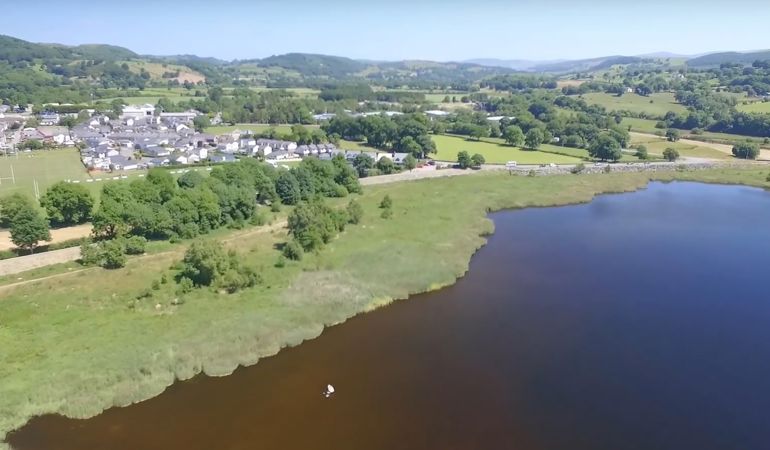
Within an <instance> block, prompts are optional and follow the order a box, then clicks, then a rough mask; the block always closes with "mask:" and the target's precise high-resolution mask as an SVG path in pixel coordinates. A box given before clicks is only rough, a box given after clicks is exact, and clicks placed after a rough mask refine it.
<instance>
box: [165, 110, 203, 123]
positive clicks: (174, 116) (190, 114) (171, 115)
mask: <svg viewBox="0 0 770 450" xmlns="http://www.w3.org/2000/svg"><path fill="white" fill-rule="evenodd" d="M199 115H200V113H199V112H198V111H195V110H189V111H185V112H162V113H160V118H161V119H162V120H164V121H177V122H183V123H190V122H192V121H193V119H195V118H196V117H198V116H199Z"/></svg>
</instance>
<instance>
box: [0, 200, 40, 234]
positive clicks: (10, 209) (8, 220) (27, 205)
mask: <svg viewBox="0 0 770 450" xmlns="http://www.w3.org/2000/svg"><path fill="white" fill-rule="evenodd" d="M31 208H34V204H33V203H32V200H31V199H30V198H29V197H27V196H26V195H24V194H20V193H18V192H17V193H14V194H11V195H8V196H5V197H2V198H0V227H3V228H10V227H11V224H12V223H13V218H14V217H15V216H16V214H18V213H19V212H20V211H22V210H25V209H31Z"/></svg>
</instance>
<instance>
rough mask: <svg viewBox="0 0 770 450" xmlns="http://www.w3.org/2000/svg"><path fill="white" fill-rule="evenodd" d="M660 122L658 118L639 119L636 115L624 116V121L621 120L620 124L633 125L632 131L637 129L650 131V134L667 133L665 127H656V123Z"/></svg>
mask: <svg viewBox="0 0 770 450" xmlns="http://www.w3.org/2000/svg"><path fill="white" fill-rule="evenodd" d="M656 123H658V121H657V120H650V119H637V118H635V117H624V118H623V121H622V122H620V126H622V127H623V128H628V127H631V131H636V132H639V133H649V134H655V133H665V132H666V130H665V129H661V128H655V124H656Z"/></svg>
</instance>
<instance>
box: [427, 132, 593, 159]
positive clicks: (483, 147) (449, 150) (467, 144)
mask: <svg viewBox="0 0 770 450" xmlns="http://www.w3.org/2000/svg"><path fill="white" fill-rule="evenodd" d="M431 138H432V139H433V141H434V142H435V143H436V148H437V153H436V154H435V155H433V157H434V158H435V159H437V160H440V161H457V153H458V152H460V151H463V150H464V151H467V152H468V153H470V154H471V155H473V154H474V153H479V154H481V155H483V156H484V159H486V161H487V163H488V164H505V163H506V162H508V161H516V162H517V163H519V164H546V163H556V164H577V163H579V162H580V161H581V160H580V159H578V158H576V157H573V156H566V155H557V154H554V153H547V152H543V151H537V150H523V149H520V148H517V147H511V146H509V145H506V144H504V143H503V141H502V140H498V141H491V140H483V141H469V140H466V139H465V138H463V137H459V136H447V135H436V136H431ZM557 148H561V147H557Z"/></svg>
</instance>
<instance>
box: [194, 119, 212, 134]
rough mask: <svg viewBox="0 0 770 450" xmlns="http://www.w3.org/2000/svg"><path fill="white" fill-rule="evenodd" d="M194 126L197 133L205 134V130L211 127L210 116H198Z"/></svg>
mask: <svg viewBox="0 0 770 450" xmlns="http://www.w3.org/2000/svg"><path fill="white" fill-rule="evenodd" d="M193 126H194V127H195V131H197V132H198V133H203V130H205V129H206V128H208V127H210V126H211V121H210V120H209V118H208V116H205V115H200V116H196V117H195V118H194V119H193Z"/></svg>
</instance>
